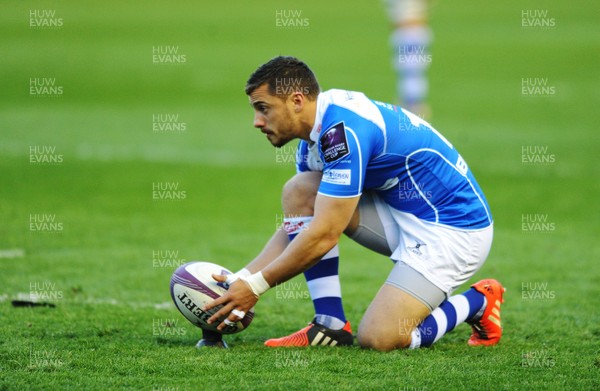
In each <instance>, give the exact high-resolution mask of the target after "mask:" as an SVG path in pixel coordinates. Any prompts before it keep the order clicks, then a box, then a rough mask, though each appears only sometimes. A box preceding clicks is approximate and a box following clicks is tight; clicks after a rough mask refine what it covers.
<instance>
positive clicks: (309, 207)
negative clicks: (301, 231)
mask: <svg viewBox="0 0 600 391" xmlns="http://www.w3.org/2000/svg"><path fill="white" fill-rule="evenodd" d="M320 183H321V173H320V172H302V173H299V174H296V175H294V176H293V177H292V178H291V179H290V180H289V181H287V182H286V184H285V185H284V186H283V190H282V192H281V202H282V205H283V212H284V213H285V214H288V215H297V216H312V215H313V214H314V206H315V198H316V197H317V191H318V190H319V184H320Z"/></svg>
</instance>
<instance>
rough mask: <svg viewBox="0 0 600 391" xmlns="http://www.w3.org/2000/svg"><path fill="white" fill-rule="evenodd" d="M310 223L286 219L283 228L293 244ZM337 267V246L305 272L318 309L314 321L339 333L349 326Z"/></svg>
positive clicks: (306, 218)
mask: <svg viewBox="0 0 600 391" xmlns="http://www.w3.org/2000/svg"><path fill="white" fill-rule="evenodd" d="M311 220H312V217H297V218H286V219H285V220H284V227H285V229H286V232H287V234H288V237H289V239H290V241H292V240H293V239H294V238H295V237H296V235H297V234H298V233H299V232H300V231H301V230H302V229H305V228H306V227H307V226H308V224H309V223H310V221H311ZM338 267H339V249H338V245H337V244H336V245H335V247H333V248H332V249H331V250H330V251H329V252H328V253H327V254H325V255H324V256H323V258H321V260H320V261H319V262H318V263H317V264H315V265H314V266H312V267H311V268H310V269H308V270H306V271H305V272H304V277H305V278H306V284H307V286H308V291H309V293H310V297H311V299H312V302H313V306H314V308H315V321H316V322H317V323H319V324H321V325H323V326H325V327H328V328H330V329H334V330H339V329H341V328H343V327H344V325H345V324H346V315H345V314H344V307H343V306H342V291H341V286H340V279H339V275H338Z"/></svg>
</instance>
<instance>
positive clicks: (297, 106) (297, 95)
mask: <svg viewBox="0 0 600 391" xmlns="http://www.w3.org/2000/svg"><path fill="white" fill-rule="evenodd" d="M290 99H291V100H292V103H293V104H294V112H295V113H299V112H300V111H302V109H303V108H304V103H305V100H306V97H305V96H304V94H302V93H301V92H293V93H292V95H290Z"/></svg>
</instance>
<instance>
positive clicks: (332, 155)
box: [320, 122, 350, 163]
mask: <svg viewBox="0 0 600 391" xmlns="http://www.w3.org/2000/svg"><path fill="white" fill-rule="evenodd" d="M320 144H321V152H323V159H324V160H325V163H330V162H333V161H335V160H338V159H341V158H343V157H344V156H347V155H348V154H350V148H348V141H347V140H346V131H345V129H344V123H343V122H340V123H338V124H337V125H334V126H333V127H331V128H329V129H328V130H326V131H325V133H323V135H322V136H321V139H320Z"/></svg>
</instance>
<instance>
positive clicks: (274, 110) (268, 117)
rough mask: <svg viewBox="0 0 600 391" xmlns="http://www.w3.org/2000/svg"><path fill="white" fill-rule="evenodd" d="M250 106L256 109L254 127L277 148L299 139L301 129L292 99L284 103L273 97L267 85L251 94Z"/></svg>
mask: <svg viewBox="0 0 600 391" xmlns="http://www.w3.org/2000/svg"><path fill="white" fill-rule="evenodd" d="M250 104H251V105H252V107H253V108H254V127H255V128H258V129H260V130H261V131H262V132H263V133H264V134H266V135H267V139H269V142H270V143H271V144H273V145H274V146H275V147H282V146H284V145H285V144H287V143H288V142H289V141H291V140H293V139H295V138H298V137H299V135H300V130H301V129H300V126H299V122H298V118H297V115H296V113H295V110H294V102H293V101H292V99H290V98H289V97H288V99H286V100H285V101H284V100H282V99H281V98H279V97H277V96H275V95H271V94H270V93H269V87H268V85H267V84H266V83H265V84H263V85H262V86H260V87H258V88H257V89H255V90H254V91H253V92H252V93H251V94H250Z"/></svg>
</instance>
